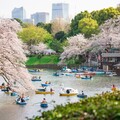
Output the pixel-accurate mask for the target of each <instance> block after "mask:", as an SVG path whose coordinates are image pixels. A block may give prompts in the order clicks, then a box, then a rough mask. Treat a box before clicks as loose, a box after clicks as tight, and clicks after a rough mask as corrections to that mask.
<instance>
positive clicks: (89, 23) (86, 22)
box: [78, 18, 98, 38]
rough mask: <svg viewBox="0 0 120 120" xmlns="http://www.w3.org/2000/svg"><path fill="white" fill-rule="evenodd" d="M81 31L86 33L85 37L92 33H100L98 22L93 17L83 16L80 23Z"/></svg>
mask: <svg viewBox="0 0 120 120" xmlns="http://www.w3.org/2000/svg"><path fill="white" fill-rule="evenodd" d="M78 27H79V29H80V31H81V33H83V34H84V35H85V37H87V38H89V37H91V36H92V34H97V33H98V24H97V21H96V20H93V19H92V18H83V19H81V20H80V21H79V25H78Z"/></svg>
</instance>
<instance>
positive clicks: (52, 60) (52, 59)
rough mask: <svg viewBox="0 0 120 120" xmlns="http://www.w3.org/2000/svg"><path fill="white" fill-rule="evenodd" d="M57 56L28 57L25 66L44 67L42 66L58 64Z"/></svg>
mask: <svg viewBox="0 0 120 120" xmlns="http://www.w3.org/2000/svg"><path fill="white" fill-rule="evenodd" d="M59 61H60V60H59V55H45V56H41V55H34V56H29V57H28V60H27V62H26V65H27V66H30V65H44V64H56V65H57V64H58V62H59Z"/></svg>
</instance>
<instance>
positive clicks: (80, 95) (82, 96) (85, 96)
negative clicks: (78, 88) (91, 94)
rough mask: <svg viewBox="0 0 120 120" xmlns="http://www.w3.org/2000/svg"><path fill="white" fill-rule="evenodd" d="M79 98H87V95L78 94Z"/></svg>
mask: <svg viewBox="0 0 120 120" xmlns="http://www.w3.org/2000/svg"><path fill="white" fill-rule="evenodd" d="M77 97H79V98H87V95H84V94H78V95H77Z"/></svg>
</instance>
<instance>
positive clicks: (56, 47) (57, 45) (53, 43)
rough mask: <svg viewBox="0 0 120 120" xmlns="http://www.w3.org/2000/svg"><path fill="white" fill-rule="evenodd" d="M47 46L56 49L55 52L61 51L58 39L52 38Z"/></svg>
mask: <svg viewBox="0 0 120 120" xmlns="http://www.w3.org/2000/svg"><path fill="white" fill-rule="evenodd" d="M49 47H50V48H51V49H53V50H54V51H56V52H57V53H61V52H63V48H62V44H61V43H60V42H59V41H58V40H53V41H52V42H51V43H50V44H49Z"/></svg>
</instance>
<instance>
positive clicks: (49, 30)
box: [36, 22, 51, 34]
mask: <svg viewBox="0 0 120 120" xmlns="http://www.w3.org/2000/svg"><path fill="white" fill-rule="evenodd" d="M36 26H37V27H42V28H44V29H45V30H47V31H48V32H49V33H50V34H51V23H47V24H45V23H42V22H39V23H38V24H37V25H36Z"/></svg>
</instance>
